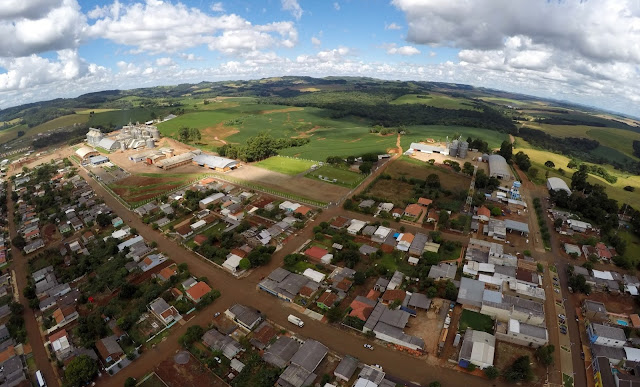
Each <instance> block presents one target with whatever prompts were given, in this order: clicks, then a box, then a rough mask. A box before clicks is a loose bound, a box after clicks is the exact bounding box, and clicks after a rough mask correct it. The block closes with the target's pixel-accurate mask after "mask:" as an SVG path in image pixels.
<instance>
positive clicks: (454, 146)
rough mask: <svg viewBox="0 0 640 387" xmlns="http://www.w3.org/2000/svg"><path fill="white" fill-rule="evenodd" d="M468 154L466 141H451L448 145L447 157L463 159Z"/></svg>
mask: <svg viewBox="0 0 640 387" xmlns="http://www.w3.org/2000/svg"><path fill="white" fill-rule="evenodd" d="M467 152H469V143H468V142H466V141H460V140H453V141H451V143H450V144H449V156H453V157H459V158H461V159H464V158H465V157H467Z"/></svg>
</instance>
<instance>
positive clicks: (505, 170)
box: [489, 155, 511, 176]
mask: <svg viewBox="0 0 640 387" xmlns="http://www.w3.org/2000/svg"><path fill="white" fill-rule="evenodd" d="M496 175H499V176H511V171H510V169H509V165H508V164H507V160H505V159H504V157H502V156H500V155H489V176H496Z"/></svg>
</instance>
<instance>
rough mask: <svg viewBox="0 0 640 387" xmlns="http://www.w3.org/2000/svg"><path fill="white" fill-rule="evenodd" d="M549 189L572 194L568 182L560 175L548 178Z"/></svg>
mask: <svg viewBox="0 0 640 387" xmlns="http://www.w3.org/2000/svg"><path fill="white" fill-rule="evenodd" d="M547 189H548V190H549V191H565V192H566V193H567V195H571V190H570V189H569V186H568V185H567V183H566V182H565V181H564V180H562V179H561V178H559V177H550V178H548V179H547Z"/></svg>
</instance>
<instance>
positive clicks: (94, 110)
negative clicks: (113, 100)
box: [76, 108, 118, 115]
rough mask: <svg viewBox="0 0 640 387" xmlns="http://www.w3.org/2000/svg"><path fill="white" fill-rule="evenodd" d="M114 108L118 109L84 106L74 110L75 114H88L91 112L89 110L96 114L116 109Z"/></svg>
mask: <svg viewBox="0 0 640 387" xmlns="http://www.w3.org/2000/svg"><path fill="white" fill-rule="evenodd" d="M116 110H118V109H85V108H79V109H78V110H76V114H86V115H89V114H91V112H93V113H94V114H98V113H106V112H112V111H116Z"/></svg>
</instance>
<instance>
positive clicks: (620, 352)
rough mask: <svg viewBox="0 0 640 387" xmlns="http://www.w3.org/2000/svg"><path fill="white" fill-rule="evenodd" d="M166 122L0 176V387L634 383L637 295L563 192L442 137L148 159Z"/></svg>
mask: <svg viewBox="0 0 640 387" xmlns="http://www.w3.org/2000/svg"><path fill="white" fill-rule="evenodd" d="M175 118H176V116H167V117H166V118H164V119H161V120H156V121H149V122H146V123H144V124H139V123H136V124H133V123H129V124H128V125H124V126H123V127H122V128H121V129H119V130H117V131H113V132H110V133H105V132H103V131H101V130H100V129H97V128H90V129H89V130H88V132H87V133H86V136H85V138H84V139H83V141H82V143H79V144H75V145H72V146H69V147H65V148H64V149H57V150H52V151H47V152H42V153H41V154H39V155H37V156H36V157H35V158H34V157H30V158H18V159H14V161H12V162H9V161H8V160H7V161H6V162H3V171H4V172H5V173H6V180H5V181H4V182H3V185H2V193H1V194H0V197H1V199H2V224H3V225H4V227H3V236H2V239H1V243H2V246H1V248H2V250H1V252H0V253H1V255H0V259H1V262H2V265H3V274H2V276H1V277H0V279H1V280H2V284H1V285H2V288H1V289H2V290H3V293H2V306H1V307H0V318H1V319H2V322H3V325H0V333H2V337H1V338H0V339H2V340H3V342H2V348H1V350H2V352H1V354H2V355H1V356H0V367H1V370H2V371H1V372H0V373H1V374H2V380H3V383H4V384H6V385H8V386H16V385H21V384H22V383H24V382H26V383H28V381H29V380H31V381H32V382H34V383H40V384H42V383H44V381H45V380H46V383H47V384H48V385H55V384H57V383H61V384H63V385H83V384H86V383H90V382H94V383H96V384H98V385H122V384H124V385H126V386H133V385H140V386H150V385H160V384H165V385H170V386H172V385H178V384H188V385H215V386H218V385H219V386H224V385H227V384H229V385H232V386H260V385H263V386H270V385H277V386H281V387H302V386H308V385H320V386H357V387H364V386H367V387H369V386H397V385H406V386H410V385H418V384H420V385H430V386H437V385H462V384H465V383H473V384H476V385H485V384H487V385H488V384H491V383H496V382H498V381H504V382H520V381H524V382H527V383H533V384H536V385H549V384H550V383H551V382H550V379H554V380H556V379H557V378H559V379H561V380H562V383H563V384H564V385H565V386H569V385H596V386H610V385H613V384H611V383H622V382H623V381H624V382H625V383H637V380H640V376H636V368H635V365H636V364H637V362H640V349H637V348H636V346H638V345H640V338H639V337H638V333H637V332H639V330H638V329H640V317H638V314H637V313H634V312H635V311H636V308H635V307H634V305H635V304H636V298H637V297H638V289H639V287H640V280H639V279H638V278H637V277H636V276H635V275H633V274H632V273H631V272H629V271H626V270H624V269H625V268H624V265H621V264H620V259H619V257H620V256H621V255H622V254H624V252H620V251H618V250H621V249H625V245H624V244H623V243H620V242H619V241H617V240H616V239H612V238H605V231H603V228H606V227H610V226H608V225H607V222H608V220H607V221H600V223H598V224H594V223H593V222H594V221H596V220H597V219H606V218H602V217H601V218H598V217H597V216H589V217H588V218H587V219H589V220H590V222H587V221H585V220H584V219H585V218H584V217H583V216H584V215H583V216H581V215H580V214H579V211H571V210H570V208H571V207H572V204H571V203H570V201H571V200H577V199H575V195H573V193H572V192H574V190H575V189H578V187H579V186H580V184H583V185H584V184H585V183H584V182H580V181H578V180H576V181H573V179H572V182H571V185H572V187H571V188H570V187H569V185H568V184H567V183H566V182H565V181H564V180H562V179H559V178H557V177H549V178H548V179H546V184H545V185H543V186H535V185H533V184H532V183H531V181H530V180H529V178H528V176H527V175H526V174H524V172H523V171H522V170H523V169H525V168H523V165H524V164H526V163H525V161H527V160H528V156H527V155H523V154H522V152H520V153H518V154H512V150H511V144H509V143H508V142H506V141H505V142H503V144H502V145H501V147H500V148H499V149H496V150H494V151H491V150H490V149H487V146H486V143H484V144H483V141H482V140H480V139H473V138H469V139H467V140H463V139H462V138H461V137H458V138H454V137H453V139H451V140H449V138H448V137H447V139H446V140H445V141H436V140H434V139H426V140H423V141H420V142H412V143H411V144H410V146H409V148H408V149H407V150H406V151H404V152H403V150H402V148H400V147H397V148H391V149H388V153H385V154H364V155H354V156H353V157H351V156H350V157H347V158H344V159H343V158H332V159H327V160H326V161H322V162H320V161H316V162H314V161H307V160H301V159H297V158H293V157H284V156H278V155H275V156H270V157H267V158H265V159H264V160H261V161H259V162H257V163H255V162H253V163H251V162H246V161H243V160H239V159H235V158H229V157H224V156H222V155H219V154H214V153H213V152H212V153H207V152H204V151H202V150H200V149H197V148H193V147H190V146H188V145H187V144H185V143H182V142H181V141H179V140H177V139H175V138H169V137H164V136H163V135H162V134H161V132H160V130H158V127H157V126H156V125H157V124H158V123H159V122H160V123H161V122H167V121H170V120H172V119H175ZM398 138H400V134H398ZM363 165H364V166H366V167H364V168H363V167H362V166H363ZM262 168H264V169H262ZM287 168H293V169H295V170H296V172H295V173H293V174H287V173H282V172H280V171H283V170H286V169H287ZM296 168H297V169H296ZM261 169H262V170H264V171H265V173H269V174H272V175H273V176H276V175H275V174H278V175H282V176H280V179H281V180H279V181H277V182H273V181H272V182H271V183H270V184H269V185H266V184H265V183H264V181H260V180H259V179H258V180H256V182H255V183H252V182H251V181H250V180H248V179H247V176H251V175H252V172H253V175H255V171H257V170H261ZM298 171H299V172H298ZM300 173H302V175H304V177H303V179H305V180H304V181H303V183H306V184H309V186H312V185H313V187H314V188H315V189H317V190H320V191H322V190H326V191H327V193H328V192H332V195H333V196H331V199H324V200H322V198H323V197H328V196H323V195H322V192H316V194H315V196H311V197H309V196H308V195H307V196H303V195H300V194H299V193H297V192H299V191H296V189H292V190H287V187H288V186H290V185H300V184H301V182H300V178H299V177H298V175H299V174H300ZM323 176H325V177H324V178H323ZM327 176H330V177H327ZM334 176H335V177H334ZM352 182H353V183H352ZM345 185H347V186H348V189H339V188H341V186H342V187H344V186H345ZM332 187H335V189H332ZM591 196H595V193H593V194H592V195H591ZM606 204H607V202H606V200H602V204H601V206H602V207H604V206H605V205H606ZM624 216H625V215H624V214H621V215H620V222H625V221H628V219H625V217H624ZM23 313H24V316H25V317H24V318H23V317H21V316H22V314H23Z"/></svg>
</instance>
